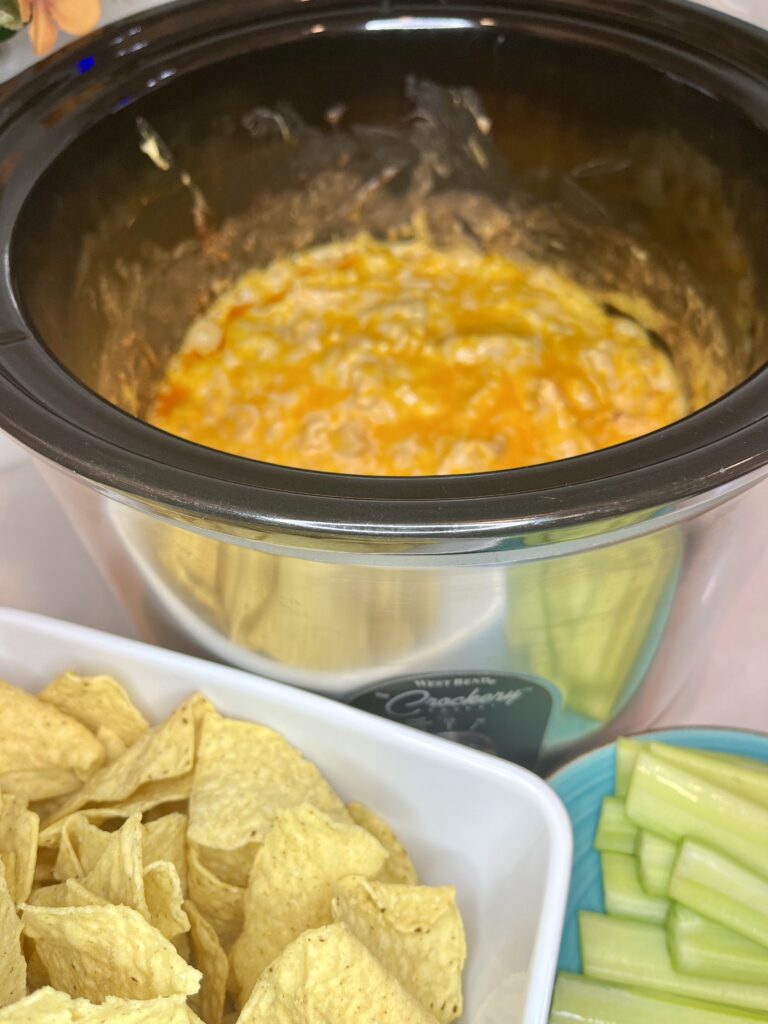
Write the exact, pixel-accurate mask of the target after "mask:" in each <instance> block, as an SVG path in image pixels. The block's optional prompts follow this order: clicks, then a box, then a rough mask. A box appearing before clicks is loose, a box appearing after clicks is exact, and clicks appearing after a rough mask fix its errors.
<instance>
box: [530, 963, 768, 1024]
mask: <svg viewBox="0 0 768 1024" xmlns="http://www.w3.org/2000/svg"><path fill="white" fill-rule="evenodd" d="M747 1021H763V1022H764V1021H765V1016H764V1015H763V1014H755V1013H750V1012H749V1011H747V1010H737V1009H735V1008H733V1007H730V1006H717V1005H715V1004H714V1003H702V1002H698V1001H689V1000H687V999H678V998H676V997H675V996H668V997H665V996H662V995H659V994H656V993H651V992H648V991H647V990H646V991H643V990H642V989H637V988H624V987H623V986H621V985H607V984H606V983H605V982H602V981H593V980H592V979H591V978H582V977H579V976H578V975H575V974H560V975H559V976H558V979H557V982H556V983H555V991H554V994H553V996H552V1012H551V1014H550V1018H549V1024H744V1022H747Z"/></svg>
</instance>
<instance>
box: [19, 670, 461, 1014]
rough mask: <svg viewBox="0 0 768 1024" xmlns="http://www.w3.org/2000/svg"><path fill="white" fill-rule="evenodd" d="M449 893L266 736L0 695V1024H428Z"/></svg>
mask: <svg viewBox="0 0 768 1024" xmlns="http://www.w3.org/2000/svg"><path fill="white" fill-rule="evenodd" d="M465 957H466V945H465V941H464V930H463V927H462V922H461V917H460V915H459V912H458V910H457V908H456V904H455V899H454V891H453V889H452V888H450V887H430V886H424V885H419V884H418V883H417V878H416V872H415V869H414V867H413V864H412V863H411V860H410V858H409V857H408V854H407V853H406V851H405V850H404V849H403V847H402V846H401V845H400V843H399V842H398V841H397V839H396V837H395V835H394V834H393V833H392V831H391V829H390V828H389V827H388V826H387V825H386V824H385V823H384V822H383V821H381V820H380V819H379V818H377V817H376V816H375V815H374V814H373V813H372V812H371V811H370V810H367V809H366V808H365V807H363V806H361V805H360V804H347V805H345V804H344V802H343V801H342V800H341V798H340V797H339V796H338V795H337V794H336V793H335V792H334V791H333V790H332V789H331V787H330V785H329V784H328V783H327V782H326V780H325V779H324V778H323V776H322V775H321V774H320V772H319V771H318V769H317V768H316V767H315V766H314V765H313V764H312V763H311V762H309V761H307V760H306V759H305V758H304V757H303V756H302V755H301V753H300V752H299V751H298V750H296V749H295V748H294V747H292V746H291V745H290V744H289V743H288V742H287V741H286V740H285V739H284V738H283V737H282V736H281V735H279V734H278V733H276V732H274V731H273V730H272V729H269V728H268V727H267V726H264V725H259V724H256V723H252V722H242V721H238V720H235V719H230V718H224V717H223V716H222V715H220V714H219V713H218V711H217V710H216V709H215V708H214V707H213V706H212V705H211V704H210V703H209V702H208V700H206V698H205V697H203V696H201V695H200V694H195V695H193V696H191V697H190V698H189V699H188V700H187V701H186V702H185V703H184V704H182V705H181V706H180V707H178V708H177V709H176V711H174V713H173V714H172V715H171V716H170V717H169V718H168V719H167V720H166V721H165V722H163V723H162V724H161V725H157V726H154V727H153V728H150V726H149V723H148V722H147V721H146V720H145V718H144V716H143V715H142V714H141V713H140V712H139V710H138V709H137V708H136V707H135V706H134V705H133V704H132V702H131V700H130V698H129V697H128V695H127V693H126V692H125V690H124V689H123V688H122V686H120V684H119V683H117V682H116V681H115V680H114V679H112V678H111V677H109V676H91V677H82V676H78V675H76V674H74V673H72V672H67V673H66V674H64V675H63V676H61V677H60V678H58V679H56V680H55V681H54V682H52V683H51V684H50V685H49V686H47V687H46V688H45V689H44V690H43V691H42V692H41V693H39V694H38V695H37V696H32V695H31V694H29V693H27V692H26V691H24V690H21V689H17V688H15V687H13V686H10V685H8V684H7V683H3V682H0V1024H5V1022H19V1024H21V1022H35V1024H48V1022H49V1024H69V1022H74V1021H78V1022H80V1021H82V1022H87V1024H96V1022H107V1021H110V1022H111V1021H124V1022H126V1024H138V1022H145V1024H160V1022H162V1024H176V1022H179V1024H181V1022H189V1021H198V1022H199V1021H201V1020H202V1021H204V1022H205V1024H221V1022H222V1021H223V1022H226V1024H230V1022H231V1024H234V1022H240V1024H256V1022H270V1024H304V1022H307V1024H335V1022H337V1021H338V1022H339V1024H355V1022H364V1021H384V1020H386V1021H387V1022H388V1024H435V1022H436V1021H437V1022H440V1024H447V1022H449V1021H452V1020H454V1019H455V1018H457V1017H458V1016H459V1015H460V1014H461V1011H462V995H461V972H462V968H463V965H464V960H465Z"/></svg>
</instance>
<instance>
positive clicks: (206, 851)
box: [194, 843, 261, 889]
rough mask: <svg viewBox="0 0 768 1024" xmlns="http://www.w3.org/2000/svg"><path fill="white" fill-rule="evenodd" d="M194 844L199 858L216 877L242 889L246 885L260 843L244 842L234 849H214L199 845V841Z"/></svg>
mask: <svg viewBox="0 0 768 1024" xmlns="http://www.w3.org/2000/svg"><path fill="white" fill-rule="evenodd" d="M194 846H195V847H196V849H197V852H198V854H199V855H200V860H201V861H202V862H203V864H205V866H206V867H207V868H208V870H209V871H212V872H213V874H214V875H216V877H217V878H220V879H221V880H222V882H229V884H230V885H237V886H239V887H240V888H241V889H244V888H245V887H246V886H247V885H248V879H249V877H250V874H251V868H252V867H253V862H254V860H255V858H256V854H257V853H258V851H259V847H260V846H261V843H246V844H245V846H240V847H238V848H237V849H236V850H214V849H212V848H211V847H210V846H200V844H199V843H195V844H194Z"/></svg>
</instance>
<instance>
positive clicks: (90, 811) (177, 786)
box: [38, 747, 192, 847]
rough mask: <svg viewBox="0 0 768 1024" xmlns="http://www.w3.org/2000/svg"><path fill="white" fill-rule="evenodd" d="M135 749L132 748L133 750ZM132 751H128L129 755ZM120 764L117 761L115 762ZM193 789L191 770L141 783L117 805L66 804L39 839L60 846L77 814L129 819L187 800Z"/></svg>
mask: <svg viewBox="0 0 768 1024" xmlns="http://www.w3.org/2000/svg"><path fill="white" fill-rule="evenodd" d="M133 749H134V748H133V747H132V748H131V750H133ZM130 752H131V751H128V754H126V757H127V756H129V754H130ZM117 763H118V762H115V764H117ZM110 767H112V766H110ZM191 791H192V772H188V773H187V774H186V775H180V776H179V777H178V778H175V779H163V780H162V781H161V782H148V783H147V784H146V785H144V786H140V787H139V789H137V790H136V792H135V793H134V794H133V795H132V796H131V798H130V799H129V800H125V801H123V802H122V803H118V804H115V805H113V806H101V807H86V808H85V809H84V810H78V811H69V810H67V808H66V806H65V807H63V808H62V813H61V815H59V816H57V817H56V818H55V819H54V820H52V819H50V818H49V819H48V820H47V821H46V822H45V825H44V827H43V829H42V830H41V832H40V836H39V838H38V844H39V845H40V846H44V847H50V846H57V845H58V843H59V839H60V837H61V832H62V829H63V828H64V827H65V825H66V823H67V822H68V821H69V819H70V818H72V817H73V815H74V814H82V815H84V816H85V818H86V819H87V820H88V821H90V822H91V823H92V824H103V823H104V822H106V821H113V820H114V819H116V818H128V817H130V816H131V814H135V813H136V812H139V813H140V814H142V815H143V814H144V813H145V812H146V811H148V810H149V809H150V808H156V807H160V806H162V805H163V804H176V803H178V802H179V801H180V800H186V799H187V797H188V796H189V794H190V792H191Z"/></svg>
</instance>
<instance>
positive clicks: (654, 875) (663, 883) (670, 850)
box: [635, 829, 677, 896]
mask: <svg viewBox="0 0 768 1024" xmlns="http://www.w3.org/2000/svg"><path fill="white" fill-rule="evenodd" d="M635 850H636V854H637V873H638V875H639V877H640V884H641V885H642V887H643V888H644V889H645V891H646V892H647V893H648V894H649V895H651V896H666V895H667V890H668V889H669V880H670V878H671V877H672V868H673V867H674V866H675V860H676V858H677V843H673V842H672V840H671V839H664V838H663V837H662V836H657V835H656V833H655V832H648V831H646V830H645V829H641V831H640V832H638V834H637V846H636V848H635Z"/></svg>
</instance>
